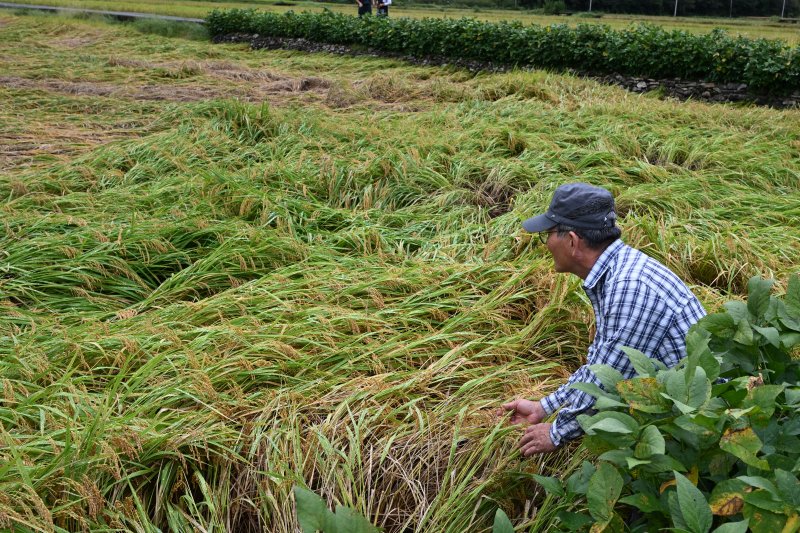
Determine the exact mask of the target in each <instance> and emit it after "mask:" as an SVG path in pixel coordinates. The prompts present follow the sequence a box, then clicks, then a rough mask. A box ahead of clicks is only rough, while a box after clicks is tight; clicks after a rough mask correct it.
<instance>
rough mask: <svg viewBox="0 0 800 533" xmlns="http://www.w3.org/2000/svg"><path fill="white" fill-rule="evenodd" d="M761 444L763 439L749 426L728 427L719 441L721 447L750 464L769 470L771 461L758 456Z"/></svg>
mask: <svg viewBox="0 0 800 533" xmlns="http://www.w3.org/2000/svg"><path fill="white" fill-rule="evenodd" d="M761 446H762V443H761V439H759V438H758V435H756V434H755V432H754V431H753V429H752V428H749V427H748V428H744V429H736V430H734V429H727V430H725V433H723V435H722V438H721V439H720V441H719V447H720V449H722V450H724V451H726V452H728V453H730V454H731V455H733V456H735V457H738V458H739V459H741V460H742V461H744V462H745V463H747V464H748V465H750V466H754V467H756V468H760V469H762V470H769V463H768V462H767V461H765V460H764V459H759V458H758V457H757V456H756V454H757V453H758V452H759V451H760V450H761Z"/></svg>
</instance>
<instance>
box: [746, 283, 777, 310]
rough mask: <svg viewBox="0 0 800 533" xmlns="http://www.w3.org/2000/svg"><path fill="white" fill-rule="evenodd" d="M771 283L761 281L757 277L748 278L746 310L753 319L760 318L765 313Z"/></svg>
mask: <svg viewBox="0 0 800 533" xmlns="http://www.w3.org/2000/svg"><path fill="white" fill-rule="evenodd" d="M773 283H774V282H773V281H772V280H767V279H761V278H759V277H758V276H755V277H752V278H750V281H748V282H747V310H748V311H750V314H751V315H753V316H754V317H757V318H760V317H763V316H764V313H766V311H767V307H768V306H769V293H770V291H771V290H772V284H773Z"/></svg>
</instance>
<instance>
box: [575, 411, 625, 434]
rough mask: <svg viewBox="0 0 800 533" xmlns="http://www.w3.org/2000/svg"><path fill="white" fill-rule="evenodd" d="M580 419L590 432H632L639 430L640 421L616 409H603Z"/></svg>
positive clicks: (584, 427) (585, 429)
mask: <svg viewBox="0 0 800 533" xmlns="http://www.w3.org/2000/svg"><path fill="white" fill-rule="evenodd" d="M580 421H581V426H582V427H583V429H584V431H586V432H587V433H589V434H593V433H594V432H595V431H605V432H606V433H618V434H631V433H635V432H636V431H638V430H639V423H638V422H637V421H636V419H635V418H633V417H632V416H630V415H626V414H625V413H619V412H616V411H603V412H600V413H597V414H596V415H593V416H590V417H588V418H581V419H580Z"/></svg>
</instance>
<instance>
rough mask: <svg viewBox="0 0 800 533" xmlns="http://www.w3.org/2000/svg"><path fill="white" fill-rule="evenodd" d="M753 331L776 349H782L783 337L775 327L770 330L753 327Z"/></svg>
mask: <svg viewBox="0 0 800 533" xmlns="http://www.w3.org/2000/svg"><path fill="white" fill-rule="evenodd" d="M753 329H754V330H756V331H757V332H758V333H760V334H761V336H762V337H764V338H765V339H766V340H767V342H768V343H770V344H771V345H773V346H774V347H776V348H780V347H781V335H780V333H779V332H778V330H777V329H775V328H773V327H769V328H760V327H758V326H753Z"/></svg>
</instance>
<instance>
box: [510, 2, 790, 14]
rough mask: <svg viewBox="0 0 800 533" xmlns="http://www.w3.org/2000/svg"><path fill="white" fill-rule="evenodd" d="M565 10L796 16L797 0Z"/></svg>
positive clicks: (572, 5) (581, 5) (578, 5)
mask: <svg viewBox="0 0 800 533" xmlns="http://www.w3.org/2000/svg"><path fill="white" fill-rule="evenodd" d="M546 3H547V0H519V5H520V6H524V7H533V8H536V7H544V5H545V4H546ZM564 3H565V5H566V8H567V10H569V11H588V10H589V7H590V3H591V9H592V11H603V12H606V13H636V14H641V15H672V14H674V13H675V8H676V5H677V14H678V15H679V16H714V17H719V16H723V17H727V16H734V17H771V16H780V15H781V14H782V13H783V14H784V15H785V16H787V17H789V16H796V15H797V14H798V12H800V0H677V1H676V0H591V2H590V0H564Z"/></svg>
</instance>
